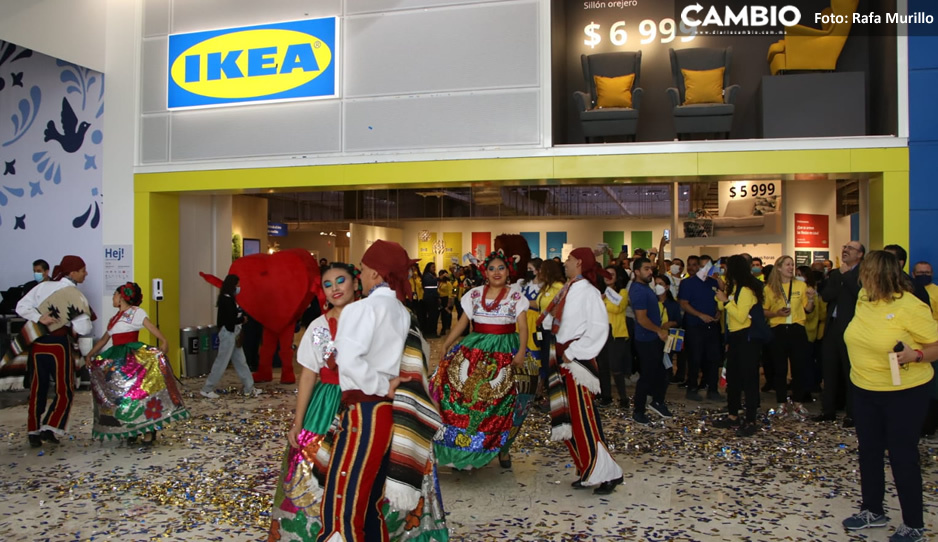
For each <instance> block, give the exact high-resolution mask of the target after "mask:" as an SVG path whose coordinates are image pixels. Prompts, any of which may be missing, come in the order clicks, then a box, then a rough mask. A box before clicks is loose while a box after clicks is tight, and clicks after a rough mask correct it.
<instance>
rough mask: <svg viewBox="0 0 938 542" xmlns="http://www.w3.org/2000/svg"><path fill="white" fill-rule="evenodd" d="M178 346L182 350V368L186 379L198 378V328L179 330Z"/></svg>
mask: <svg viewBox="0 0 938 542" xmlns="http://www.w3.org/2000/svg"><path fill="white" fill-rule="evenodd" d="M179 344H180V345H181V346H182V348H183V352H184V357H183V360H182V366H183V369H184V370H185V374H186V376H188V377H194V376H200V375H201V373H200V372H199V328H197V327H184V328H182V329H180V330H179Z"/></svg>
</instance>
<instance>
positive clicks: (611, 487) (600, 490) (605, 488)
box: [593, 476, 622, 495]
mask: <svg viewBox="0 0 938 542" xmlns="http://www.w3.org/2000/svg"><path fill="white" fill-rule="evenodd" d="M621 483H622V477H621V476H620V477H618V478H616V479H615V480H609V481H608V482H603V483H601V484H599V486H598V487H596V489H594V490H593V495H608V494H610V493H612V492H613V491H615V490H616V486H617V485H619V484H621Z"/></svg>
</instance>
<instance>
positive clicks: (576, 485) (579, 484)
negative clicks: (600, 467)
mask: <svg viewBox="0 0 938 542" xmlns="http://www.w3.org/2000/svg"><path fill="white" fill-rule="evenodd" d="M570 487H572V488H573V489H589V488H588V487H586V486H584V485H583V481H582V480H577V481H576V482H573V483H572V484H570Z"/></svg>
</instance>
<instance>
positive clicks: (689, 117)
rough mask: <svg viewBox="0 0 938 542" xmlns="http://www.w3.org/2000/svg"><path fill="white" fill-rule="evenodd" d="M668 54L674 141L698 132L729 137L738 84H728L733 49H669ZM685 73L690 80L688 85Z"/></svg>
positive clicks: (668, 92)
mask: <svg viewBox="0 0 938 542" xmlns="http://www.w3.org/2000/svg"><path fill="white" fill-rule="evenodd" d="M669 53H670V56H671V76H672V77H673V79H674V87H671V88H669V89H667V90H666V92H667V94H668V97H669V98H670V99H671V105H672V106H673V108H674V110H673V113H674V129H675V131H676V132H677V137H678V139H683V138H684V136H686V135H688V134H700V133H712V134H723V135H724V137H729V133H730V129H731V128H732V126H733V113H734V112H735V109H736V106H735V105H734V104H735V102H736V94H737V93H738V92H739V85H731V84H729V83H730V64H731V60H732V57H733V48H732V47H727V48H725V49H710V48H694V49H680V50H675V49H669ZM721 69H722V74H721V73H720V71H721ZM686 72H689V73H686ZM685 74H686V75H687V77H688V78H691V77H692V78H693V81H692V82H688V81H687V80H686V78H685ZM721 75H722V77H721ZM689 91H690V93H689Z"/></svg>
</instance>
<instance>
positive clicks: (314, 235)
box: [267, 231, 348, 262]
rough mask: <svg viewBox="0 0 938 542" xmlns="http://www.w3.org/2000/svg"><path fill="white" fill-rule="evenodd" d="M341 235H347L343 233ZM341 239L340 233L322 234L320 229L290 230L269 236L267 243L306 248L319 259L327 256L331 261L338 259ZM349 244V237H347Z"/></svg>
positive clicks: (284, 246)
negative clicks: (332, 235)
mask: <svg viewBox="0 0 938 542" xmlns="http://www.w3.org/2000/svg"><path fill="white" fill-rule="evenodd" d="M341 235H345V234H344V233H342V234H341ZM340 240H341V237H340V236H339V234H337V236H336V237H331V236H329V235H320V233H319V231H288V233H287V235H286V236H284V237H268V238H267V245H268V246H274V244H275V243H276V244H277V245H278V246H279V249H280V250H286V249H289V248H304V249H306V250H308V251H310V252H312V253H313V256H314V257H315V258H316V259H317V260H318V259H320V258H325V259H327V260H329V261H330V262H332V261H335V259H336V246H337V244H338V241H340ZM345 241H346V244H345V246H348V238H347V237H346V238H345Z"/></svg>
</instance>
